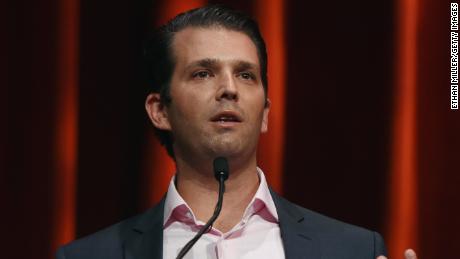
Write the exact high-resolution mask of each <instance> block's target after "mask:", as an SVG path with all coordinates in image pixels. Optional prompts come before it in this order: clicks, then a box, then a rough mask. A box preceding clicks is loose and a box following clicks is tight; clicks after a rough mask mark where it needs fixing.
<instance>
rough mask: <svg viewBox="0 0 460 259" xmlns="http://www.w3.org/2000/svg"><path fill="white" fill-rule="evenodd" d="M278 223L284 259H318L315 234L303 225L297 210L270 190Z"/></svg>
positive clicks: (317, 245) (300, 214)
mask: <svg viewBox="0 0 460 259" xmlns="http://www.w3.org/2000/svg"><path fill="white" fill-rule="evenodd" d="M270 193H271V195H272V198H273V201H274V203H275V206H276V212H277V213H278V217H279V221H280V230H281V239H282V240H283V246H284V253H285V255H286V259H297V258H299V259H300V258H305V259H307V258H308V259H318V258H320V256H321V254H320V248H319V243H318V239H317V238H316V235H315V233H314V232H313V231H312V230H311V229H310V228H309V227H308V224H303V223H305V222H303V221H304V216H303V214H302V212H301V211H299V209H298V208H296V206H295V205H294V204H292V203H290V202H289V201H287V200H285V199H283V198H281V197H280V196H279V195H277V194H276V193H275V192H274V191H273V190H272V189H270Z"/></svg>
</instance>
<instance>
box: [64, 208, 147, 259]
mask: <svg viewBox="0 0 460 259" xmlns="http://www.w3.org/2000/svg"><path fill="white" fill-rule="evenodd" d="M138 218H139V216H136V217H132V218H129V219H126V220H124V221H121V222H119V223H117V224H114V225H112V226H110V227H107V228H105V229H102V230H100V231H98V232H96V233H93V234H91V235H88V236H86V237H83V238H80V239H77V240H75V241H73V242H71V243H69V244H66V245H64V246H62V247H60V248H59V250H58V252H57V258H58V259H64V258H66V259H73V258H88V259H92V258H114V259H116V258H121V256H122V250H121V249H122V244H123V243H124V242H125V240H127V239H129V238H130V236H131V235H133V234H135V233H133V231H132V227H133V226H134V224H135V222H137V219H138Z"/></svg>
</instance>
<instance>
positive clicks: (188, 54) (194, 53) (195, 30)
mask: <svg viewBox="0 0 460 259" xmlns="http://www.w3.org/2000/svg"><path fill="white" fill-rule="evenodd" d="M172 50H173V55H174V59H175V60H176V65H178V66H180V65H187V64H189V63H192V62H194V61H197V60H203V59H215V60H220V61H222V62H227V61H228V62H230V61H234V60H239V61H245V62H248V63H252V64H255V65H256V66H257V67H259V59H258V55H257V48H256V46H255V44H254V43H253V42H252V40H251V39H250V38H249V37H248V36H247V35H246V34H244V33H242V32H238V31H233V30H228V29H225V28H221V27H210V28H200V27H189V28H186V29H184V30H182V31H180V32H178V33H176V35H175V36H174V39H173V42H172Z"/></svg>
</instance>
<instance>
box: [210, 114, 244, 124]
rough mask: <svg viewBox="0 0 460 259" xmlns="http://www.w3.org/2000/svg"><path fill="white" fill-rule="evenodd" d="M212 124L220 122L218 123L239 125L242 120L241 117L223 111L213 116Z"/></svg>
mask: <svg viewBox="0 0 460 259" xmlns="http://www.w3.org/2000/svg"><path fill="white" fill-rule="evenodd" d="M211 121H212V122H220V123H239V122H242V121H243V120H242V119H241V116H240V115H239V114H238V113H236V112H233V111H224V112H219V113H218V114H216V115H214V116H213V117H212V118H211Z"/></svg>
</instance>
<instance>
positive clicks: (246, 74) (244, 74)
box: [240, 72, 256, 80]
mask: <svg viewBox="0 0 460 259" xmlns="http://www.w3.org/2000/svg"><path fill="white" fill-rule="evenodd" d="M240 77H241V78H243V79H244V80H254V79H255V78H256V77H255V76H254V74H252V73H250V72H241V73H240Z"/></svg>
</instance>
